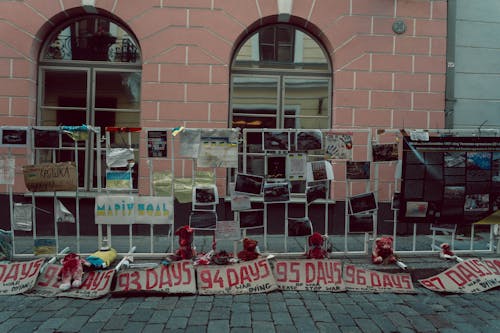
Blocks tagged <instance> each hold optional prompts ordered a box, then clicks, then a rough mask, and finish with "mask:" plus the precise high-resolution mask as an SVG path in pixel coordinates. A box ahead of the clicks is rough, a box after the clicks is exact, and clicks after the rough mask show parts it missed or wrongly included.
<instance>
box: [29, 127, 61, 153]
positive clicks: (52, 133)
mask: <svg viewBox="0 0 500 333" xmlns="http://www.w3.org/2000/svg"><path fill="white" fill-rule="evenodd" d="M33 136H34V145H35V148H59V131H57V130H40V129H36V128H35V129H34V130H33Z"/></svg>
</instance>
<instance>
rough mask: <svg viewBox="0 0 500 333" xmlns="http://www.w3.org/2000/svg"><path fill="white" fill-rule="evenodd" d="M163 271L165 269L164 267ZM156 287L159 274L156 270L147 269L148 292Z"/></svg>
mask: <svg viewBox="0 0 500 333" xmlns="http://www.w3.org/2000/svg"><path fill="white" fill-rule="evenodd" d="M161 271H163V267H162V269H161ZM161 271H160V272H161ZM160 274H161V273H160ZM156 285H158V273H157V272H156V270H154V269H147V270H146V289H147V290H151V289H154V287H156Z"/></svg>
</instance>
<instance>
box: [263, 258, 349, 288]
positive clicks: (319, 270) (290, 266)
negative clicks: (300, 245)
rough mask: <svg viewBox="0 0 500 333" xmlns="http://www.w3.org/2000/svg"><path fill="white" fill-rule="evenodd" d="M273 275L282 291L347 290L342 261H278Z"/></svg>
mask: <svg viewBox="0 0 500 333" xmlns="http://www.w3.org/2000/svg"><path fill="white" fill-rule="evenodd" d="M273 273H274V276H275V278H276V283H277V284H278V287H279V289H281V290H308V291H331V292H335V291H344V290H345V285H344V282H343V280H342V262H341V261H340V260H329V259H324V260H307V259H294V260H277V261H276V263H275V264H274V267H273Z"/></svg>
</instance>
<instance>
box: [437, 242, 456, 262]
mask: <svg viewBox="0 0 500 333" xmlns="http://www.w3.org/2000/svg"><path fill="white" fill-rule="evenodd" d="M454 255H455V253H453V251H452V250H451V246H450V244H448V243H443V244H441V253H439V256H440V257H441V258H447V257H446V256H449V257H453V256H454ZM447 259H449V258H447Z"/></svg>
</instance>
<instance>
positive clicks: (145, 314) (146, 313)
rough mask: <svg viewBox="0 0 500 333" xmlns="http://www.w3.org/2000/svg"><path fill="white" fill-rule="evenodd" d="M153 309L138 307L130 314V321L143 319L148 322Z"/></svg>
mask: <svg viewBox="0 0 500 333" xmlns="http://www.w3.org/2000/svg"><path fill="white" fill-rule="evenodd" d="M152 314H153V313H152V312H151V310H148V309H137V310H136V311H135V312H134V314H133V315H131V316H130V319H129V320H130V321H141V322H147V321H149V319H150V318H151V316H152Z"/></svg>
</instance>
